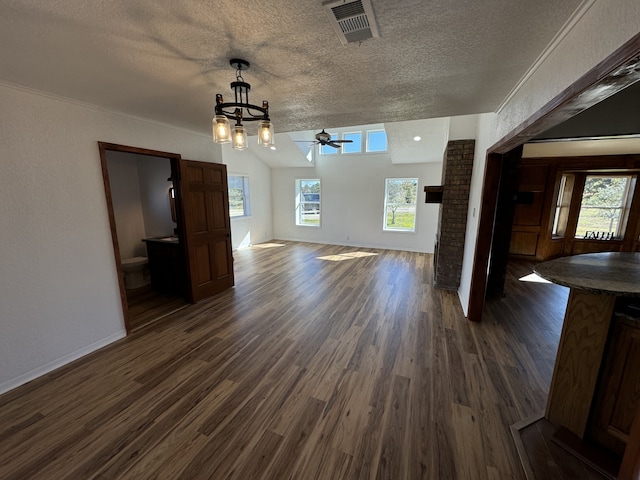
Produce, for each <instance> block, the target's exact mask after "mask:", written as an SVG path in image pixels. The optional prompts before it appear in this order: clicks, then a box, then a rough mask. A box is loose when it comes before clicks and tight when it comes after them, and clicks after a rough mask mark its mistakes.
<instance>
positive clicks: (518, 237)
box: [509, 231, 538, 256]
mask: <svg viewBox="0 0 640 480" xmlns="http://www.w3.org/2000/svg"><path fill="white" fill-rule="evenodd" d="M537 247H538V234H537V233H531V232H515V231H514V232H511V243H510V245H509V253H511V254H512V255H530V256H535V254H536V249H537Z"/></svg>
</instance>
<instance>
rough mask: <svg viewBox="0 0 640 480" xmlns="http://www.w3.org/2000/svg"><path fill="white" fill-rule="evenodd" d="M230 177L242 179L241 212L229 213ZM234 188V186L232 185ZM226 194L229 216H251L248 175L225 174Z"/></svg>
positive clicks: (231, 217)
mask: <svg viewBox="0 0 640 480" xmlns="http://www.w3.org/2000/svg"><path fill="white" fill-rule="evenodd" d="M231 178H240V179H242V214H235V215H234V214H232V213H231V188H232V187H231ZM234 188H235V187H234ZM227 194H228V196H229V218H230V219H233V218H243V217H250V216H251V194H250V190H249V176H248V175H243V174H240V173H233V174H228V175H227Z"/></svg>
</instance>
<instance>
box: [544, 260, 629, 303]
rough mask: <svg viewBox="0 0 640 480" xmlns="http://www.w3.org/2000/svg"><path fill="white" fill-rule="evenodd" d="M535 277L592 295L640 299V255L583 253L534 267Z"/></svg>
mask: <svg viewBox="0 0 640 480" xmlns="http://www.w3.org/2000/svg"><path fill="white" fill-rule="evenodd" d="M533 270H534V272H536V273H537V274H538V275H539V276H541V277H542V278H544V279H546V280H549V281H550V282H553V283H557V284H558V285H563V286H565V287H570V288H577V289H581V290H587V291H589V292H592V293H599V294H609V295H619V296H629V297H640V253H626V252H606V253H586V254H584V255H573V256H570V257H562V258H557V259H555V260H550V261H548V262H544V263H541V264H539V265H537V266H536V267H535V268H534V269H533Z"/></svg>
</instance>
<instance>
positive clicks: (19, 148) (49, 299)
mask: <svg viewBox="0 0 640 480" xmlns="http://www.w3.org/2000/svg"><path fill="white" fill-rule="evenodd" d="M0 111H1V112H2V115H0V145H2V166H3V170H4V172H5V174H6V175H7V177H8V179H7V181H6V182H4V183H3V187H2V188H1V189H0V224H1V225H2V233H1V234H0V235H1V238H2V248H1V249H0V392H3V391H6V390H9V389H11V388H13V387H15V386H17V385H20V384H22V383H24V382H26V381H28V380H30V379H32V378H35V377H37V376H39V375H42V374H44V373H46V372H47V371H50V370H52V369H54V368H56V367H58V366H60V365H62V364H64V363H67V362H69V361H71V360H73V359H75V358H78V357H80V356H82V355H84V354H86V353H89V352H90V351H93V350H95V349H97V348H99V347H101V346H103V345H106V344H108V343H110V342H112V341H114V340H116V339H118V338H120V337H122V336H124V335H125V328H124V320H123V315H122V310H121V303H120V294H119V289H118V281H117V274H116V265H115V260H114V253H113V247H112V244H111V233H110V229H109V221H108V217H107V208H106V200H105V195H104V188H103V181H102V172H101V168H100V158H99V154H98V146H97V141H99V140H101V141H105V142H112V143H118V144H123V145H130V146H135V147H141V148H148V149H154V150H160V151H166V152H177V153H180V154H182V155H183V157H184V158H189V159H193V160H200V161H209V162H211V161H221V153H220V149H219V147H218V146H216V145H214V144H213V143H212V141H211V139H210V137H206V136H201V135H196V134H193V133H189V132H186V131H183V130H179V129H175V128H171V127H168V126H163V125H160V124H155V123H151V122H146V121H143V120H139V119H134V118H131V117H127V116H123V115H117V114H114V113H109V112H106V111H103V110H100V109H97V108H93V107H89V106H86V105H82V104H79V103H71V102H67V101H61V100H60V99H56V98H53V97H51V96H45V95H41V94H37V93H35V92H31V91H27V90H24V89H17V88H13V87H10V86H7V85H0ZM203 121H208V120H207V119H203Z"/></svg>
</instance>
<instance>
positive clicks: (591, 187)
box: [576, 175, 632, 240]
mask: <svg viewBox="0 0 640 480" xmlns="http://www.w3.org/2000/svg"><path fill="white" fill-rule="evenodd" d="M631 183H632V177H630V176H602V175H587V177H586V180H585V182H584V190H583V192H582V201H581V202H580V213H579V215H578V225H577V227H576V238H587V239H589V238H591V239H602V240H609V239H613V238H622V237H623V236H624V233H623V222H624V220H625V217H626V213H627V210H628V203H629V189H630V188H629V187H630V186H631Z"/></svg>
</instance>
